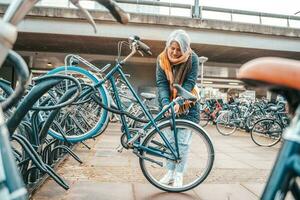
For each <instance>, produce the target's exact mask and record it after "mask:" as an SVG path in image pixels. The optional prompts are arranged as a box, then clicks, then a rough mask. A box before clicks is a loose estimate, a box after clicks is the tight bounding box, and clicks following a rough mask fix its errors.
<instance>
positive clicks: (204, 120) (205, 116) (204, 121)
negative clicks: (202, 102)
mask: <svg viewBox="0 0 300 200" xmlns="http://www.w3.org/2000/svg"><path fill="white" fill-rule="evenodd" d="M209 120H210V115H209V114H208V113H207V112H205V110H201V111H200V122H199V124H200V126H202V127H205V126H207V124H208V122H209Z"/></svg>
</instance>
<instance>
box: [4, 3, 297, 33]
mask: <svg viewBox="0 0 300 200" xmlns="http://www.w3.org/2000/svg"><path fill="white" fill-rule="evenodd" d="M8 2H10V1H9V0H0V3H2V4H3V3H8ZM116 2H118V3H119V5H120V6H121V7H122V8H124V9H125V10H126V11H128V12H131V13H143V14H152V15H163V16H180V17H187V18H198V19H215V20H222V21H230V22H240V23H249V24H260V25H270V26H281V27H287V28H300V17H299V16H295V15H282V14H273V13H264V12H254V11H245V10H236V9H227V8H216V7H209V6H199V7H198V8H196V9H195V6H194V0H187V1H185V4H181V3H173V2H172V0H160V1H158V0H116ZM186 2H187V3H186ZM81 3H82V5H83V6H84V7H86V8H88V9H94V10H102V9H103V10H104V8H102V7H101V6H99V5H97V4H94V3H93V2H91V1H88V0H83V1H81ZM188 3H189V4H188ZM38 6H47V7H49V6H51V7H52V6H53V7H64V8H73V6H72V5H71V4H70V2H69V1H67V0H41V2H40V3H39V4H38Z"/></svg>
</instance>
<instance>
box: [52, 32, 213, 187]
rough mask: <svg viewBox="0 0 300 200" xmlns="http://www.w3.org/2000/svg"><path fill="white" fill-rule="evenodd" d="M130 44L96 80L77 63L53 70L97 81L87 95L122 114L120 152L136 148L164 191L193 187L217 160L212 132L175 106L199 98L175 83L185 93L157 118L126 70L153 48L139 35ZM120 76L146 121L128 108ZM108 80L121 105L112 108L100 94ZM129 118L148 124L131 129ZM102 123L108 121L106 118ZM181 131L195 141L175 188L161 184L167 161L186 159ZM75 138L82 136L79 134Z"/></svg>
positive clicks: (143, 167)
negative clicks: (128, 63)
mask: <svg viewBox="0 0 300 200" xmlns="http://www.w3.org/2000/svg"><path fill="white" fill-rule="evenodd" d="M128 46H129V47H130V49H131V53H130V54H129V55H128V56H127V57H126V58H124V59H123V60H118V59H117V63H116V65H115V66H114V67H113V68H112V69H110V70H109V71H108V72H107V73H106V75H105V76H104V77H103V78H102V79H100V80H98V79H94V78H93V77H94V76H93V75H92V74H91V73H88V72H87V71H86V70H84V69H82V68H79V67H75V66H67V67H60V68H57V69H55V70H54V71H53V72H56V73H64V72H65V73H71V72H76V73H78V72H80V73H81V74H84V75H85V77H89V78H90V79H89V80H92V81H93V83H92V87H90V88H89V89H87V90H86V91H84V93H85V96H90V97H94V100H95V101H96V102H97V103H98V105H99V106H101V107H102V109H103V108H104V109H105V110H108V111H110V112H114V113H116V114H118V115H119V116H120V119H121V124H122V132H123V134H122V135H121V145H122V147H121V148H120V149H119V150H118V151H119V152H122V149H123V148H125V149H132V150H133V153H134V154H135V155H136V156H137V157H138V158H139V162H140V167H141V170H142V172H143V174H144V176H145V177H146V179H147V180H148V181H149V182H150V183H151V184H153V185H154V186H156V187H157V188H159V189H161V190H165V191H169V192H183V191H187V190H190V189H192V188H194V187H196V186H198V185H199V184H200V183H201V182H203V181H204V180H205V178H206V177H207V176H208V174H209V173H210V171H211V169H212V166H213V162H214V148H213V144H212V142H211V140H210V138H209V136H208V134H207V133H206V131H205V130H204V129H202V128H201V127H200V126H199V125H197V124H195V123H192V122H190V121H186V120H179V119H176V114H175V113H174V108H173V106H174V105H175V103H176V102H179V101H180V100H182V99H189V100H191V101H195V100H196V98H195V97H194V96H193V95H192V94H191V93H189V92H187V91H185V90H184V89H183V88H182V87H180V86H179V85H175V87H176V88H177V90H178V91H179V93H180V94H181V96H180V97H178V98H176V99H175V100H174V101H172V102H171V103H170V104H169V105H168V106H167V107H166V108H165V109H163V110H162V111H161V112H159V113H158V114H157V116H155V117H153V116H152V114H151V113H150V111H149V110H148V109H147V108H146V106H145V105H144V103H143V101H142V100H141V99H140V97H139V96H138V95H137V93H136V92H135V91H134V89H133V87H132V85H131V84H130V82H129V81H128V79H127V77H126V76H125V74H124V72H123V70H122V69H123V68H124V67H126V66H125V64H126V61H127V60H128V59H129V58H130V57H131V56H133V55H134V54H135V53H136V52H137V51H141V52H143V54H150V48H149V47H148V46H147V45H146V44H144V43H143V42H142V41H140V39H139V37H136V36H135V37H130V38H129V40H128ZM116 75H118V76H120V77H121V79H122V80H123V82H124V83H125V84H126V86H127V87H128V89H129V91H130V92H131V94H132V96H133V98H134V99H135V101H136V102H137V103H138V105H139V106H140V107H141V109H142V111H143V113H144V115H145V116H146V120H145V119H141V118H138V117H137V116H134V115H132V114H130V113H128V112H126V111H125V110H124V108H123V106H122V105H123V104H122V101H121V98H120V95H119V90H118V88H117V87H116V80H115V77H116ZM106 81H109V82H110V85H111V88H112V90H113V93H114V96H115V97H114V98H115V100H116V106H117V108H111V107H110V106H109V104H108V102H107V101H105V99H107V98H108V97H107V96H105V95H106V93H104V92H103V93H100V94H99V92H100V91H104V87H105V85H106V84H105V83H106ZM98 91H99V92H98ZM95 97H98V98H95ZM82 98H84V96H82ZM168 110H171V111H172V112H171V113H172V114H171V117H170V118H169V119H166V120H164V121H162V122H160V121H159V120H160V119H161V118H162V116H164V113H166V112H168ZM126 117H129V118H131V119H133V120H135V121H137V122H141V123H144V125H142V127H141V128H131V127H129V126H128V124H127V120H126ZM103 120H105V119H103ZM99 123H101V122H99ZM102 124H104V121H103V123H102ZM100 128H101V127H100ZM91 130H92V131H95V134H96V132H97V131H96V129H95V128H94V129H91ZM179 130H186V132H189V134H190V137H188V138H191V140H190V141H191V144H190V145H189V146H190V148H189V149H190V150H189V151H190V153H189V154H188V158H185V159H187V160H188V167H187V170H186V173H185V174H184V180H183V186H179V187H174V186H172V185H167V184H164V183H161V182H160V179H161V178H162V177H163V176H164V175H165V174H166V173H167V168H166V167H165V165H166V163H167V162H173V163H180V162H183V161H182V156H181V154H182V153H181V152H182V150H181V149H179V145H178V140H179V139H178V138H179V137H180V136H179V135H177V133H178V131H179ZM72 137H81V136H76V135H75V136H72ZM87 137H90V136H87ZM69 138H71V137H69Z"/></svg>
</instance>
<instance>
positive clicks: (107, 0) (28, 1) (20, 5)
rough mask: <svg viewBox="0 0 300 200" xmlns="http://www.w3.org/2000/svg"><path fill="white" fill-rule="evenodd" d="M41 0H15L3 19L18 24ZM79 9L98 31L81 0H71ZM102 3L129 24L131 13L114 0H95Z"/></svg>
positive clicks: (120, 20)
mask: <svg viewBox="0 0 300 200" xmlns="http://www.w3.org/2000/svg"><path fill="white" fill-rule="evenodd" d="M38 1H39V0H14V1H13V2H12V3H11V4H10V5H9V7H8V9H7V11H6V12H5V14H4V17H3V20H4V21H5V22H9V23H10V24H13V25H17V24H18V23H19V22H20V21H22V19H23V18H24V17H25V15H26V14H27V13H28V12H29V11H30V10H31V9H32V8H33V6H34V5H35V4H36V3H37V2H38ZM70 1H71V2H72V4H74V5H75V6H76V7H77V8H78V9H80V10H81V11H82V12H83V14H84V15H85V17H86V19H87V20H88V22H89V23H90V24H91V25H92V26H93V28H94V30H95V32H96V23H95V21H94V19H93V18H92V16H91V14H90V13H89V12H88V11H87V10H86V9H85V8H83V7H82V6H81V5H80V3H79V2H80V0H70ZM94 1H96V2H98V3H100V4H102V5H103V6H104V7H105V8H107V9H108V10H109V12H110V13H111V14H112V16H113V17H114V18H115V19H116V20H117V21H118V22H120V23H121V24H127V23H128V21H129V18H130V17H129V14H127V13H126V12H125V11H124V10H122V9H121V8H120V7H119V6H118V5H117V4H116V3H115V2H114V1H112V0H94Z"/></svg>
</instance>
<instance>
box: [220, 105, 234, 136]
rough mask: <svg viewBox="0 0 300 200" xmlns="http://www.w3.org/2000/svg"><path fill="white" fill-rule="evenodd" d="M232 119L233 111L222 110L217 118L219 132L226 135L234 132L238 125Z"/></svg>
mask: <svg viewBox="0 0 300 200" xmlns="http://www.w3.org/2000/svg"><path fill="white" fill-rule="evenodd" d="M232 120H233V119H232V117H231V112H228V111H227V112H222V113H221V114H220V115H219V116H218V118H217V120H216V127H217V130H218V132H219V133H220V134H222V135H225V136H228V135H231V134H233V133H234V132H235V131H236V128H237V127H236V125H235V124H234V123H233V121H232Z"/></svg>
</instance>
